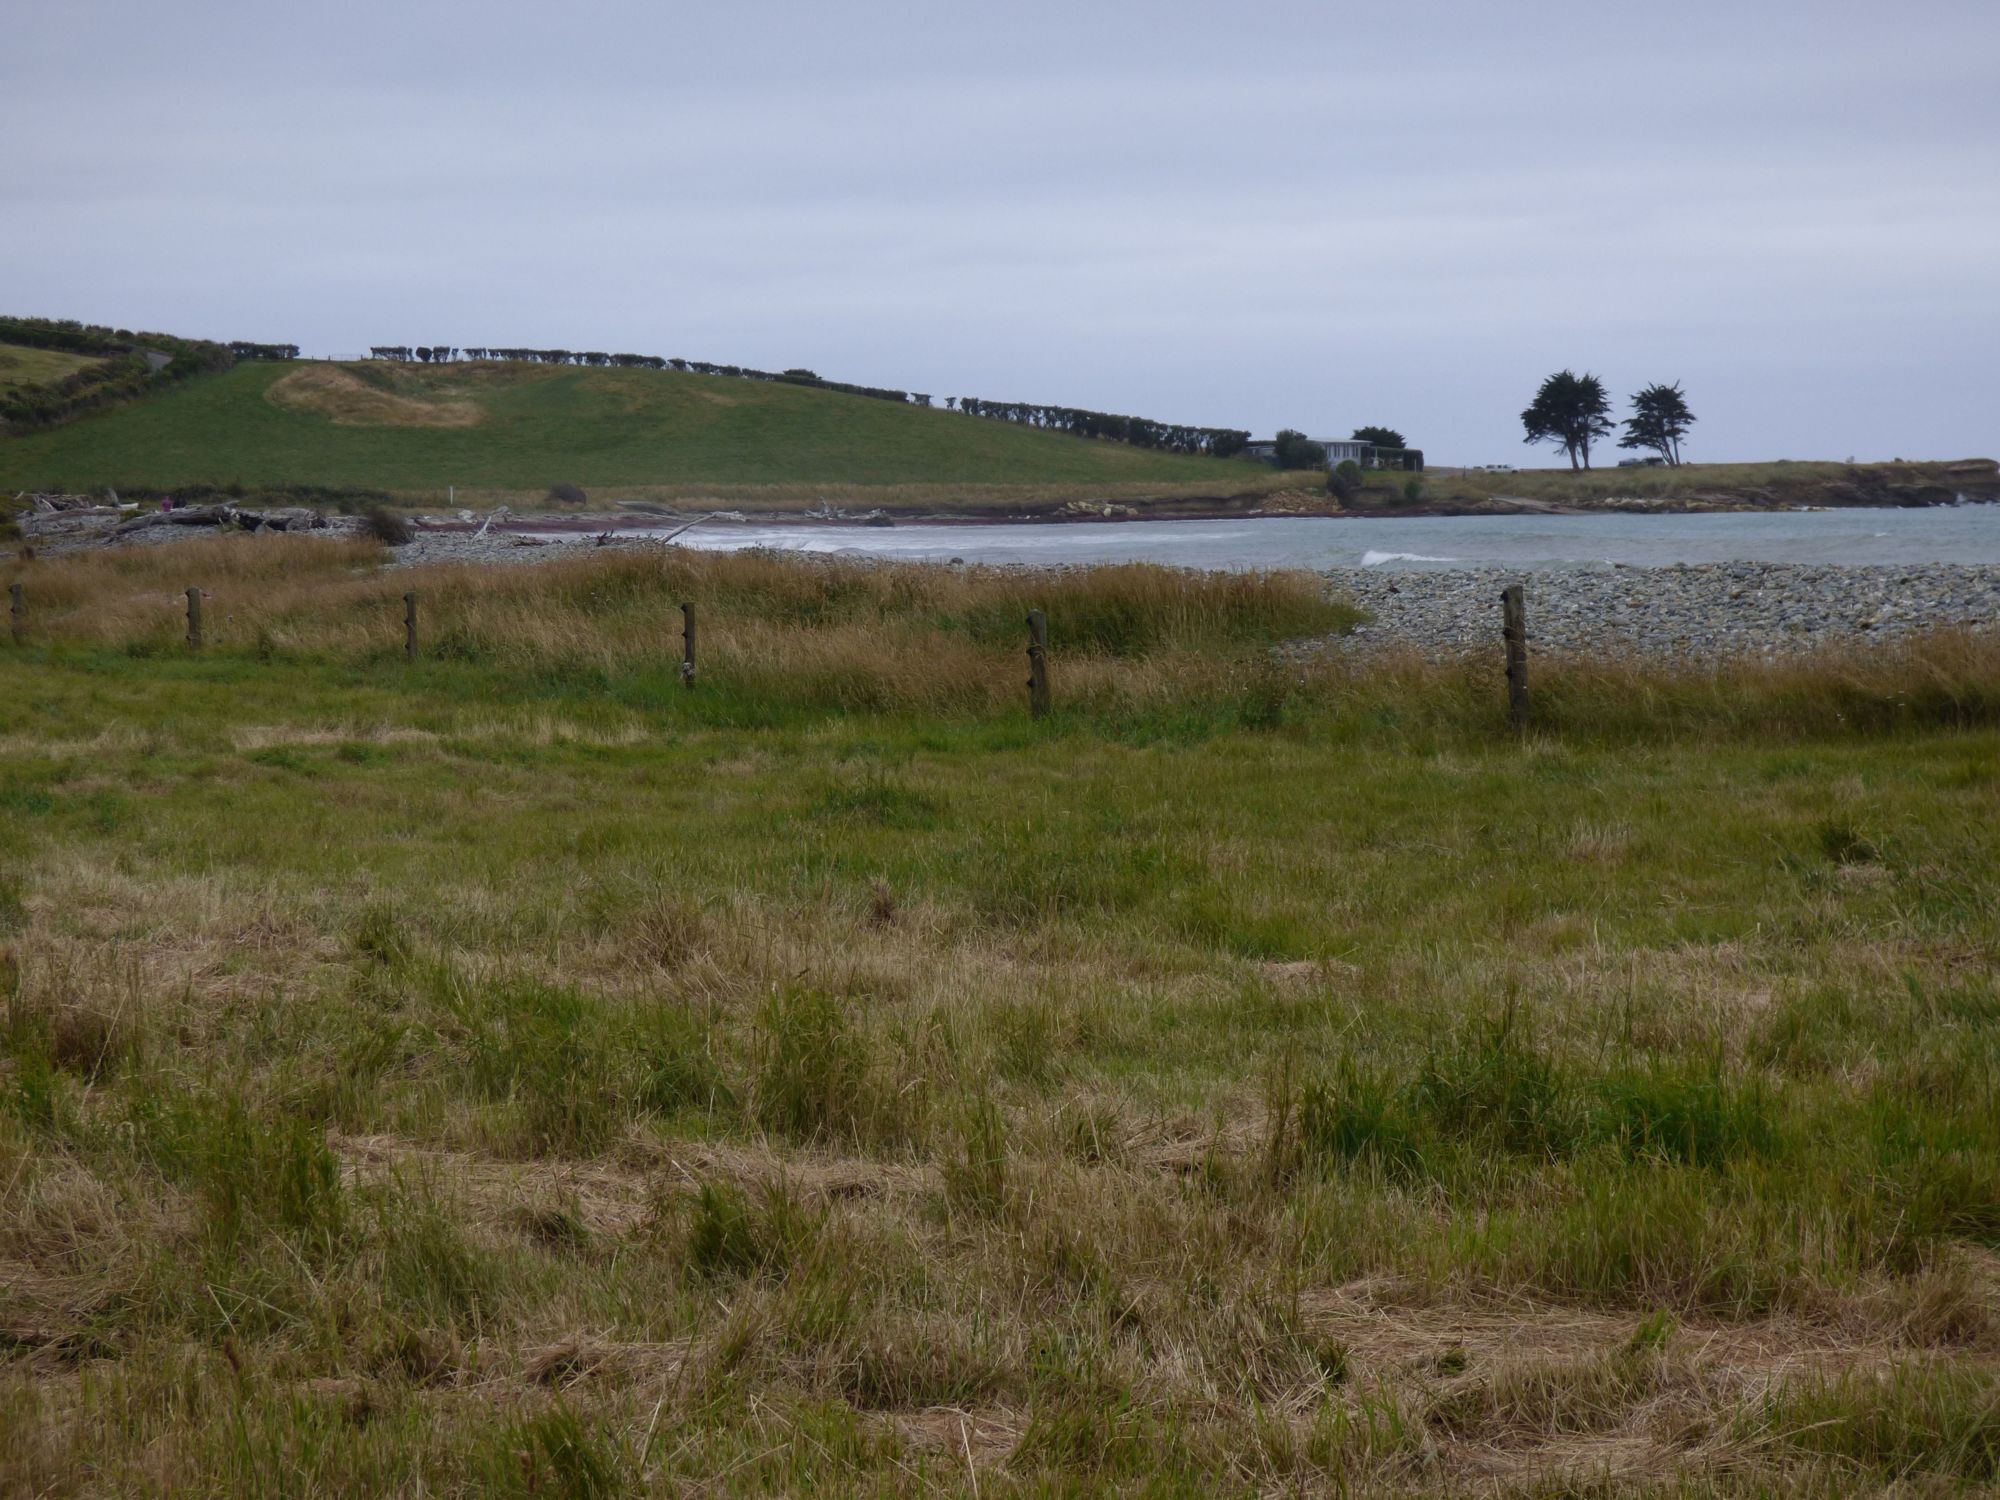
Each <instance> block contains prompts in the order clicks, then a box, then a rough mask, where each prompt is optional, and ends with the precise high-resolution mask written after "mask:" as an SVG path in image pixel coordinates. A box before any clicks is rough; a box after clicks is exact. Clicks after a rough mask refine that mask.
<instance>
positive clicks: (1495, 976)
mask: <svg viewBox="0 0 2000 1500" xmlns="http://www.w3.org/2000/svg"><path fill="white" fill-rule="evenodd" d="M379 557H380V554H379V552H377V551H375V550H374V549H373V548H372V547H370V546H365V545H361V544H326V543H316V542H311V541H307V540H305V539H297V538H294V539H286V538H282V537H239V538H233V539H226V540H225V539H218V540H216V541H213V542H199V543H186V544H181V545H180V546H177V547H175V548H161V549H148V550H143V551H141V550H134V551H130V552H123V553H108V552H107V553H94V554H90V555H88V556H82V557H77V558H73V559H69V560H55V561H49V560H44V561H39V562H34V563H30V564H28V565H26V566H25V567H21V566H19V565H17V566H15V567H14V568H12V569H11V570H9V572H8V576H7V578H6V579H4V580H0V581H7V582H11V581H14V580H16V579H20V580H21V581H23V582H24V584H25V586H26V589H27V592H28V597H29V600H30V609H31V611H32V613H31V615H30V628H29V635H28V640H27V642H26V644H25V645H24V646H22V647H21V648H19V649H13V650H8V649H5V648H0V811H4V817H0V854H4V856H5V858H4V862H0V872H3V873H0V942H4V943H5V944H6V945H7V952H6V957H5V959H4V972H0V1044H4V1059H5V1060H4V1062H0V1361H4V1363H0V1491H4V1492H6V1493H20V1494H36V1495H66V1494H80V1493H89V1494H132V1495H139V1494H157V1493H162V1492H179V1493H214V1492H223V1491H228V1492H236V1491H245V1492H257V1493H283V1494H286V1495H295V1496H332V1495H364V1494H369V1495H372V1494H380V1493H385V1492H394V1493H406V1494H418V1493H423V1494H451V1495H459V1494H463V1495H471V1494H519V1495H529V1494H533V1495H573V1496H606V1495H627V1494H641V1493H662V1494H664V1493H700V1494H723V1493H728V1494H798V1493H806V1492H811V1493H878V1492H894V1493H912V1494H914V1493H932V1492H956V1493H964V1494H968V1495H973V1494H976V1495H980V1496H988V1497H991V1496H996V1495H1077V1496H1082V1495H1095V1494H1101V1493H1106V1492H1122V1493H1145V1494H1185V1495H1196V1494H1201V1495H1208V1494H1218V1493H1221V1494H1246V1495H1248V1494H1271V1495H1275V1494H1280V1493H1284V1494H1291V1493H1303V1492H1312V1493H1320V1492H1325V1491H1328V1490H1339V1491H1344V1492H1348V1493H1397V1494H1410V1493H1429V1494H1464V1493H1469V1492H1478V1493H1483V1494H1523V1495H1528V1494H1533V1495H1556V1494H1566V1495H1598V1496H1606V1495H1624V1494H1683V1493H1685V1494H1693V1493H1710V1494H1712V1493H1731V1494H1743V1495H1752V1494H1756V1495H1763V1494H1786V1495H1818V1496H1829V1497H1830V1496H1836V1495H1848V1494H1853V1493H1857V1492H1861V1491H1875V1490H1883V1489H1890V1488H1894V1489H1895V1491H1896V1493H1899V1494H1945V1493H1981V1492H1987V1493H1990V1491H1991V1488H1992V1486H1993V1485H1994V1484H1995V1483H1996V1482H2000V1379H1997V1378H1996V1369H1997V1368H2000V1300H1996V1299H2000V1254H1996V1250H2000V1166H1996V1163H2000V1068H1996V1065H2000V983H1996V977H1995V976H1996V972H2000V964H1996V959H2000V642H1996V641H1995V640H1994V639H1993V638H1991V637H1986V638H1963V637H1959V638H1938V639H1934V640H1931V641H1927V642H1925V643H1923V644H1921V645H1918V646H1915V647H1912V648H1909V649H1908V650H1907V651H1904V652H1902V653H1899V654H1895V653H1890V652H1887V651H1878V652H1873V653H1863V654H1861V655H1858V656H1856V655H1852V654H1849V655H1845V656H1843V657H1841V658H1840V659H1839V660H1837V661H1836V660H1832V659H1828V660H1824V661H1822V660H1806V661H1802V662H1795V663H1792V664H1790V665H1787V666H1784V667H1750V666H1742V667H1730V668H1726V669H1718V670H1708V671H1701V670H1691V671H1687V672H1682V673H1662V672H1658V671H1650V670H1641V669H1638V668H1633V667H1628V666H1623V665H1620V664H1618V663H1611V662H1602V661H1593V662H1559V661H1542V662H1539V663H1538V667H1537V677H1536V687H1537V695H1538V696H1537V713H1538V716H1539V722H1538V724H1537V727H1536V728H1535V729H1534V731H1533V732H1532V733H1531V734H1529V735H1528V736H1527V737H1526V738H1524V739H1517V738H1515V737H1512V736H1510V735H1508V734H1506V733H1505V732H1504V731H1503V730H1502V728H1501V723H1502V719H1503V709H1502V702H1501V697H1502V694H1501V690H1500V686H1499V683H1498V681H1497V676H1498V673H1497V666H1496V664H1494V663H1487V662H1478V663H1455V664H1446V665H1439V664H1426V663H1420V662H1416V661H1408V660H1400V659H1395V658H1370V659H1366V660H1363V659H1358V658H1348V657H1344V656H1339V655H1336V656H1333V657H1331V658H1327V659H1324V660H1321V661H1318V662H1317V663H1314V664H1308V665H1289V666H1287V665H1280V664H1278V663H1277V662H1276V661H1274V659H1273V658H1272V657H1271V655H1270V653H1269V652H1268V650H1267V647H1268V646H1269V645H1270V644H1272V643H1274V642H1276V641H1280V640H1284V639H1288V638H1291V637H1295V636H1299V635H1305V634H1319V633H1325V632H1329V631H1337V630H1339V629H1341V628H1342V627H1343V626H1344V625H1345V624H1346V623H1347V622H1349V621H1350V620H1351V619H1352V614H1351V612H1350V611H1348V610H1347V609H1345V608H1344V607H1343V606H1342V605H1341V604H1340V603H1339V602H1338V601H1328V600H1326V599H1324V598H1322V597H1321V595H1320V592H1319V588H1318V586H1317V584H1316V583H1315V582H1314V581H1313V580H1310V579H1307V578H1302V577H1293V576H1285V575H1277V576H1272V577H1268V578H1230V577H1222V578H1210V579H1206V580H1203V581H1201V582H1192V581H1186V580H1181V579H1177V578H1175V577H1174V576H1172V575H1168V574H1165V573H1162V572H1160V571H1158V570H1152V569H1145V568H1128V569H1117V570H1108V571H1099V572H1093V573H1079V574H1071V575H1066V576H1064V577H1062V578H1059V579H1040V580H1037V579H1033V578H1029V577H1025V576H1023V575H1010V574H999V573H985V572H979V571H970V572H946V571H936V572H925V571H919V570H909V569H898V568H878V569H862V568H850V567H845V566H840V565H828V566H811V565H805V564H791V563H781V562H777V561H773V560H769V559H761V558H753V557H721V556H713V555H701V554H675V553H671V552H670V553H665V554H658V555H649V554H597V555H594V556H583V557H578V558H574V559H568V560H564V561H561V562H556V563H550V564H544V565H538V566H535V567H523V568H518V569H504V570H503V569H495V570H491V571H489V572H485V573H478V572H473V571H470V570H436V571H430V572H396V573H391V574H384V573H382V572H380V571H378V570H377V568H376V563H377V562H378V560H379ZM191 580H201V581H204V582H205V583H206V584H207V586H208V587H209V589H210V590H211V594H212V597H211V598H210V599H209V600H208V602H207V606H206V613H207V621H208V630H209V639H210V645H209V648H208V649H207V650H205V651H204V652H203V653H201V654H200V655H194V654H192V653H190V652H188V651H187V650H186V649H185V648H184V647H182V646H181V645H180V644H179V642H178V635H179V609H180V607H181V603H182V601H181V600H180V598H179V590H180V588H182V587H184V586H185V585H186V584H187V583H188V582H189V581H191ZM411 588H415V589H416V590H417V591H418V593H419V598H420V601H421V604H420V608H421V610H422V620H423V630H424V638H423V640H424V650H423V654H422V659H421V660H419V661H416V662H406V661H405V660H403V659H402V654H401V628H400V618H401V605H400V597H401V595H402V593H403V592H404V591H405V590H406V589H411ZM683 599H693V600H696V601H698V602H699V608H700V610H701V620H702V642H703V658H702V670H701V676H700V678H699V681H698V684H697V686H696V687H695V689H694V690H693V691H687V690H685V689H683V688H682V687H681V685H680V683H679V680H678V671H677V667H678V657H679V638H678V632H679V621H680V616H679V612H678V609H677V607H676V606H677V605H678V604H679V602H680V601H681V600H683ZM1031 604H1038V605H1041V606H1043V607H1045V608H1046V609H1047V610H1048V612H1049V616H1050V622H1051V636H1052V675H1053V679H1054V687H1055V695H1056V701H1057V705H1058V707H1057V711H1056V712H1055V714H1053V715H1052V716H1051V717H1050V718H1049V719H1047V720H1045V721H1041V722H1039V723H1037V722H1032V721H1030V720H1029V719H1028V717H1027V716H1026V714H1025V711H1024V705H1023V703H1022V701H1021V700H1022V698H1023V690H1022V686H1021V683H1022V678H1023V677H1024V675H1025V674H1024V672H1023V670H1022V667H1023V659H1022V656H1021V651H1020V648H1021V646H1022V645H1023V644H1024V642H1023V639H1022V632H1021V627H1020V617H1021V614H1022V612H1023V611H1024V609H1025V608H1026V607H1028V606H1029V605H1031Z"/></svg>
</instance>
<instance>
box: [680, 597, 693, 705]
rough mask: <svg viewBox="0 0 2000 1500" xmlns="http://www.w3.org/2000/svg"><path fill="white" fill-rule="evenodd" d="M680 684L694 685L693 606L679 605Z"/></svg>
mask: <svg viewBox="0 0 2000 1500" xmlns="http://www.w3.org/2000/svg"><path fill="white" fill-rule="evenodd" d="M681 686H682V687H689V688H691V687H693V686H694V606H693V605H692V604H683V605H682V606H681Z"/></svg>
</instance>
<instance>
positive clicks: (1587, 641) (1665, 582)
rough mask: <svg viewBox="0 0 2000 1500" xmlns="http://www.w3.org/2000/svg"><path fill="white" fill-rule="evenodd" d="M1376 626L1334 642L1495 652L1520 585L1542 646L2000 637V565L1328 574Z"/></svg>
mask: <svg viewBox="0 0 2000 1500" xmlns="http://www.w3.org/2000/svg"><path fill="white" fill-rule="evenodd" d="M1326 576H1327V577H1328V578H1329V579H1330V580H1331V581H1332V582H1333V584H1334V585H1335V587H1336V588H1338V589H1340V590H1341V591H1342V592H1344V593H1346V594H1348V595H1349V596H1351V597H1352V598H1353V599H1354V600H1355V602H1356V603H1358V604H1360V605H1361V607H1362V608H1364V609H1366V610H1367V611H1368V612H1369V614H1370V615H1371V616H1372V617H1373V618H1372V619H1371V620H1370V621H1369V623H1367V624H1366V625H1363V626H1362V627H1361V628H1360V629H1358V630H1357V631H1355V633H1354V634H1353V635H1351V636H1345V637H1336V638H1334V639H1333V640H1332V641H1331V642H1328V643H1327V644H1329V645H1333V646H1337V647H1339V648H1341V649H1346V650H1356V649H1366V648H1369V647H1377V646H1414V647H1417V648H1418V649H1420V650H1426V651H1436V652H1449V651H1461V650H1466V649H1468V648H1474V647H1477V648H1479V649H1482V650H1486V649H1491V648H1492V647H1493V644H1494V642H1496V641H1497V640H1498V639H1499V638H1500V590H1501V589H1502V588H1504V587H1505V586H1506V585H1508V584H1510V583H1519V584H1522V585H1523V586H1524V588H1525V590H1526V595H1527V609H1528V635H1529V638H1530V640H1532V641H1533V642H1534V643H1535V645H1536V646H1537V648H1538V649H1540V650H1544V651H1567V652H1580V651H1587V652H1615V653H1618V654H1621V655H1633V654H1636V655H1648V656H1654V655H1658V656H1676V657H1689V656H1743V655H1757V656H1763V655H1777V654H1783V653H1788V652H1795V651H1801V650H1806V649H1810V648H1812V647H1814V646H1819V645H1823V644H1824V643H1825V642H1826V641H1827V640H1828V639H1829V638H1833V637H1843V638H1852V637H1858V638H1861V639H1868V640H1881V639H1891V638H1894V637H1897V636H1907V635H1915V634H1920V633H1922V632H1924V631H1929V630H1936V629H1939V628H1942V627H1948V626H1958V627H1969V628H1972V629H1983V630H1993V629H2000V567H1994V566H1991V565H1980V566H1955V565H1951V564H1931V565H1923V566H1909V565H1900V564H1899V565H1895V566H1883V567H1828V566H1823V565H1815V564H1806V563H1704V564H1697V565H1689V566H1678V567H1666V568H1623V567H1621V568H1590V569H1585V568H1569V569H1535V570H1527V571H1522V570H1518V569H1508V568H1453V569H1449V570H1446V569H1439V570H1421V571H1420V570H1416V569H1398V570H1394V571H1388V570H1384V569H1380V568H1344V569H1340V570H1338V571H1333V572H1329V573H1328V574H1327V575H1326Z"/></svg>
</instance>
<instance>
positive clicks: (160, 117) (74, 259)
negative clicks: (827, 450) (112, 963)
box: [0, 0, 2000, 464]
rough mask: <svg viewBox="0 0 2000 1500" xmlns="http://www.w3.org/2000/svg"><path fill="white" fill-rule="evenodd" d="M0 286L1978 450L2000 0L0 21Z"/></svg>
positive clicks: (583, 341) (1991, 401) (1236, 412)
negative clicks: (1650, 409) (1572, 392)
mask: <svg viewBox="0 0 2000 1500" xmlns="http://www.w3.org/2000/svg"><path fill="white" fill-rule="evenodd" d="M0 98H4V99H5V101H6V106H5V118H6V120H7V149H6V150H5V151H0V213H4V220H0V222H4V226H5V232H4V234H0V309H4V310H6V311H13V312H25V313H34V314H44V315H51V316H74V317H81V318H85V319H88V320H92V321H97V322H105V323H112V324H119V325H124V326H138V327H148V328H160V329H167V330H172V331H176V332H186V333H193V334H200V335H205V336H209V337H217V338H253V339H268V340H274V341H295V342H297V343H299V344H302V345H303V346H305V348H306V349H307V351H308V352H313V353H334V354H345V353H355V352H359V351H362V350H364V349H365V348H366V347H367V346H368V345H369V344H372V343H412V344H416V343H452V344H459V345H465V344H489V343H490V344H526V345H552V346H564V347H569V348H576V349H586V348H599V349H610V350H629V351H633V352H638V353H646V354H664V355H681V356H685V357H688V358H695V359H711V360H716V361H718V362H733V363H740V364H746V365H755V366H760V367H764V368H772V369H776V368H783V367H785V366H789V365H809V366H811V367H812V368H814V369H816V370H818V371H819V372H820V373H822V374H824V375H828V376H832V377H836V378H842V379H847V380H855V381H863V382H867V383H870V384H881V385H893V386H902V387H906V388H909V389H913V390H924V391H931V392H934V393H936V394H937V395H939V396H944V395H977V396H984V397H989V398H996V399H1017V400H1036V401H1050V402H1061V403H1065V404H1070V405H1076V406H1087V407H1095V408H1099V409H1104V410H1112V411H1126V412H1134V413H1140V414H1143V415H1147V416H1153V417H1158V418H1162V419H1166V420H1174V421H1188V422H1199V423H1206V424H1218V425H1223V424H1226V425H1237V426H1244V427H1250V428H1254V429H1256V430H1257V431H1258V432H1259V433H1260V434H1267V433H1269V432H1270V431H1272V430H1274V429H1275V428H1277V427H1279V426H1293V427H1301V428H1305V429H1307V430H1309V431H1311V432H1312V433H1314V434H1315V435H1321V436H1326V435H1344V434H1345V432H1346V431H1347V430H1348V429H1350V428H1351V427H1353V426H1354V425H1355V424H1357V423H1363V422H1382V423H1387V424H1389V425H1392V426H1396V427H1399V428H1401V429H1403V430H1404V431H1405V432H1406V433H1408V434H1409V436H1410V438H1411V439H1412V440H1413V441H1415V442H1417V443H1420V444H1421V445H1423V446H1424V447H1425V448H1426V449H1427V450H1428V452H1429V453H1430V455H1431V457H1432V458H1433V460H1442V461H1445V462H1454V463H1456V462H1469V463H1482V462H1512V463H1520V464H1526V463H1531V462H1533V463H1545V462H1551V461H1553V460H1551V459H1549V458H1547V457H1543V456H1538V455H1540V454H1543V453H1545V450H1531V449H1528V448H1526V447H1524V446H1523V445H1522V443H1521V441H1520V427H1519V421H1518V415H1517V414H1518V413H1519V411H1520V409H1521V407H1522V406H1524V405H1525V404H1526V403H1527V400H1528V398H1529V396H1530V395H1531V394H1532V393H1533V388H1534V386H1535V384H1536V382H1537V381H1538V380H1539V378H1540V377H1541V376H1542V375H1544V374H1546V373H1548V372H1549V371H1550V370H1552V369H1555V368H1557V367H1559V366H1562V365H1571V366H1574V367H1576V368H1577V369H1586V368H1587V369H1590V370H1593V371H1596V372H1598V373H1599V374H1601V375H1602V376H1603V377H1604V378H1605V379H1606V381H1607V382H1608V383H1609V384H1610V386H1611V388H1612V389H1613V390H1614V392H1616V393H1617V394H1618V395H1619V398H1620V413H1621V415H1622V414H1623V409H1624V399H1623V398H1624V396H1625V395H1626V393H1628V392H1630V391H1631V390H1633V389H1636V388H1637V387H1638V386H1639V385H1642V384H1644V383H1646V382H1648V381H1651V380H1655V379H1664V380H1675V379H1678V380H1681V381H1683V382H1685V385H1686V388H1687V392H1688V395H1689V398H1690V400H1691V402H1692V404H1693V405H1694V407H1695V410H1696V412H1697V414H1698V415H1699V416H1700V418H1701V421H1700V424H1699V425H1698V426H1697V428H1696V429H1695V436H1694V439H1693V440H1692V441H1691V442H1690V444H1689V451H1690V455H1691V456H1693V457H1697V458H1711V459H1738V458H1766V457H1771V458H1775V457H1796V458H1804V457H1835V458H1841V457H1846V456H1848V455H1849V454H1855V455H1858V456H1860V457H1863V458H1870V457H1873V458H1887V457H1892V456H1898V455H1901V456H1906V457H1917V456H1924V457H1956V456H1962V455H1965V454H1970V453H1975V452H1980V453H1992V452H1994V451H1995V450H1996V449H2000V373H1996V363H2000V351H1997V350H1996V344H2000V0H1962V3H1961V0H1904V3H1900V4H1891V3H1887V0H1877V3H1867V4H1862V3H1851V0H1815V3H1811V4H1806V3H1791V0H1733V3H1727V4H1716V3H1711V0H1691V3H1690V0H1683V3H1678V4H1667V3H1660V0H1652V3H1646V4H1625V3H1621V0H1595V3H1576V4H1571V3H1553V0H1516V3H1513V4H1501V3H1491V0H1482V3H1455V0H1402V3H1387V0H1376V3H1369V4H1348V5H1340V4H1329V3H1321V4H1303V3H1301V4H1277V3H1252V4H1235V5H1221V4H1202V5H1195V4H1180V3H1173V0H1166V3H1160V0H1155V3H1148V4H1107V3H1091V0H1071V3H1068V4H1041V3H1008V4H992V3H986V4H980V5H962V4H954V3H949V0H933V3H929V4H922V5H918V4H900V3H846V0H820V3H811V4H806V3H797V4H775V3H763V0H725V3H722V4H716V3H714V0H709V3H704V4H701V5H687V4H680V3H671V0H670V3H651V4H638V3H634V4H596V3H589V0H578V3H571V4H568V5H564V6H555V5H550V4H547V3H540V4H518V3H513V0H493V3H486V4H478V5H471V4H468V5H462V6H446V5H441V4H434V3H427V0H396V3H377V0H343V3H341V4H337V5H313V6H304V5H296V4H287V3H283V0H277V3H273V0H259V3H256V4H236V3H215V0H174V3H171V4H161V3H158V0H151V3H145V4H136V3H89V0H8V4H7V7H6V13H5V19H4V22H0Z"/></svg>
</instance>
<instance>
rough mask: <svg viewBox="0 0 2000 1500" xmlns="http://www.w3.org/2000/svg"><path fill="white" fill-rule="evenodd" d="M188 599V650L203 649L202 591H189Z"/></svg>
mask: <svg viewBox="0 0 2000 1500" xmlns="http://www.w3.org/2000/svg"><path fill="white" fill-rule="evenodd" d="M187 599H188V648H189V649H190V650H193V651H199V650H200V649H201V590H200V589H189V590H188V591H187Z"/></svg>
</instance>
